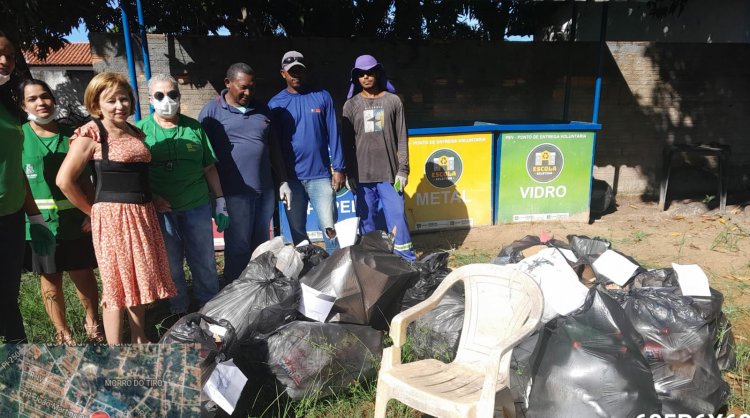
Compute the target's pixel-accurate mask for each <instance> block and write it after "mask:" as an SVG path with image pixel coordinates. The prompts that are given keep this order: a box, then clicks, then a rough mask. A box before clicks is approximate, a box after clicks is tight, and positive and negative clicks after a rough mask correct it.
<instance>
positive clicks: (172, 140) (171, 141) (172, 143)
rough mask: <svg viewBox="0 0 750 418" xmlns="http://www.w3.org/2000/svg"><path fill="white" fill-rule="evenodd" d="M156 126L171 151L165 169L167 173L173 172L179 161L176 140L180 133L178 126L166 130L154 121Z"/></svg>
mask: <svg viewBox="0 0 750 418" xmlns="http://www.w3.org/2000/svg"><path fill="white" fill-rule="evenodd" d="M154 125H156V127H157V129H158V130H159V131H160V132H161V136H162V137H163V138H164V142H165V143H166V145H167V149H168V150H169V151H168V152H169V155H168V159H167V161H166V162H165V163H164V167H165V169H166V170H167V171H172V170H173V169H174V166H175V163H176V160H177V149H176V148H177V139H176V138H177V134H178V133H179V129H178V126H177V125H175V126H174V128H165V127H163V126H161V125H160V124H159V122H158V121H156V120H154Z"/></svg>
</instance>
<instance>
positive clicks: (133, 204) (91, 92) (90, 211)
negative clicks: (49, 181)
mask: <svg viewBox="0 0 750 418" xmlns="http://www.w3.org/2000/svg"><path fill="white" fill-rule="evenodd" d="M84 105H85V106H86V109H87V110H88V111H89V113H90V114H91V116H92V117H93V120H92V121H91V122H89V123H87V124H86V125H83V126H81V127H80V128H78V129H77V130H76V131H75V134H74V135H73V136H71V138H70V150H69V151H68V155H67V157H65V161H63V164H62V166H61V167H60V171H59V172H58V175H57V185H58V186H59V187H60V190H62V191H63V193H64V194H65V196H67V198H68V199H69V200H70V202H71V203H73V204H74V205H75V206H76V207H78V208H79V209H80V210H81V211H83V212H84V213H86V214H87V215H89V216H90V217H91V231H92V235H93V240H94V252H95V253H96V258H97V261H98V263H99V275H100V277H101V280H102V309H103V315H102V316H103V320H104V332H105V334H106V336H107V342H108V343H109V344H119V343H121V342H122V332H121V331H122V314H123V312H124V311H127V313H128V318H129V320H130V335H131V341H132V342H133V343H147V342H148V339H147V338H146V334H145V315H146V304H148V303H151V302H154V301H156V300H158V299H164V298H169V297H172V296H174V295H175V294H176V290H175V287H174V283H172V279H171V275H170V272H169V263H168V261H167V254H166V250H165V246H164V241H163V238H162V236H161V231H160V230H159V222H158V220H157V217H156V211H155V209H154V206H153V204H152V203H151V192H150V190H149V188H148V168H147V167H148V162H149V161H151V154H150V153H149V151H148V149H147V148H146V145H145V144H144V142H143V139H144V135H143V133H142V132H141V131H140V130H138V129H137V128H136V127H134V126H133V125H130V124H129V123H128V122H127V119H128V117H130V115H132V114H133V112H134V109H133V106H134V105H135V97H134V95H133V90H132V89H131V88H130V85H129V84H128V82H127V79H126V78H125V77H124V76H122V75H120V74H116V73H101V74H98V75H97V76H95V77H94V78H93V79H92V80H91V82H90V83H89V85H88V86H87V87H86V92H85V93H84ZM91 160H94V166H95V171H96V177H97V181H96V198H95V199H94V203H93V204H92V203H91V202H90V201H89V200H88V199H87V198H86V195H85V194H84V193H83V191H82V190H81V189H80V187H78V185H77V183H76V179H77V178H78V176H79V175H80V174H81V172H82V171H83V169H84V167H85V166H86V164H88V163H89V161H91Z"/></svg>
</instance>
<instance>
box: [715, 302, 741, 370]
mask: <svg viewBox="0 0 750 418" xmlns="http://www.w3.org/2000/svg"><path fill="white" fill-rule="evenodd" d="M735 348H736V346H735V342H734V332H732V323H731V322H729V319H728V318H727V317H726V315H724V312H721V313H720V314H719V320H718V321H717V327H716V338H715V339H714V352H716V361H717V362H718V363H719V370H721V371H726V370H734V369H736V368H737V354H736V351H735Z"/></svg>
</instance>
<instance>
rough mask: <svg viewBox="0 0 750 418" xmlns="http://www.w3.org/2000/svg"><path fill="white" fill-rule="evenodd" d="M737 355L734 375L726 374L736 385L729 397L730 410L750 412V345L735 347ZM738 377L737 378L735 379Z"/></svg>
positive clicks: (739, 344)
mask: <svg viewBox="0 0 750 418" xmlns="http://www.w3.org/2000/svg"><path fill="white" fill-rule="evenodd" d="M735 352H736V354H737V368H736V369H735V370H734V372H733V373H731V374H730V373H726V374H725V376H726V377H730V376H731V377H733V378H732V379H731V380H732V381H733V382H734V383H735V387H733V388H732V389H733V390H732V394H731V395H730V397H729V409H730V410H737V411H744V412H747V411H750V344H748V343H747V342H740V343H738V344H737V346H736V347H735ZM735 376H736V377H735Z"/></svg>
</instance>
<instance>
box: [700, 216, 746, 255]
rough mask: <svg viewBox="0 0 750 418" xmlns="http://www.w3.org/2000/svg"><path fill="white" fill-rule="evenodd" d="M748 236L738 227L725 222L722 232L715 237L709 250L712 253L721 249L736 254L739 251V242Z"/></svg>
mask: <svg viewBox="0 0 750 418" xmlns="http://www.w3.org/2000/svg"><path fill="white" fill-rule="evenodd" d="M748 236H750V234H748V233H747V232H745V231H744V230H743V229H742V228H741V227H739V226H738V225H736V224H734V223H731V222H725V223H724V227H723V228H722V230H721V231H720V232H719V233H718V235H716V238H714V240H713V242H712V243H711V246H710V247H709V249H711V250H712V251H715V250H719V249H723V250H727V251H731V252H733V253H736V252H737V251H739V250H740V247H739V242H740V240H742V239H743V238H747V237H748Z"/></svg>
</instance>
